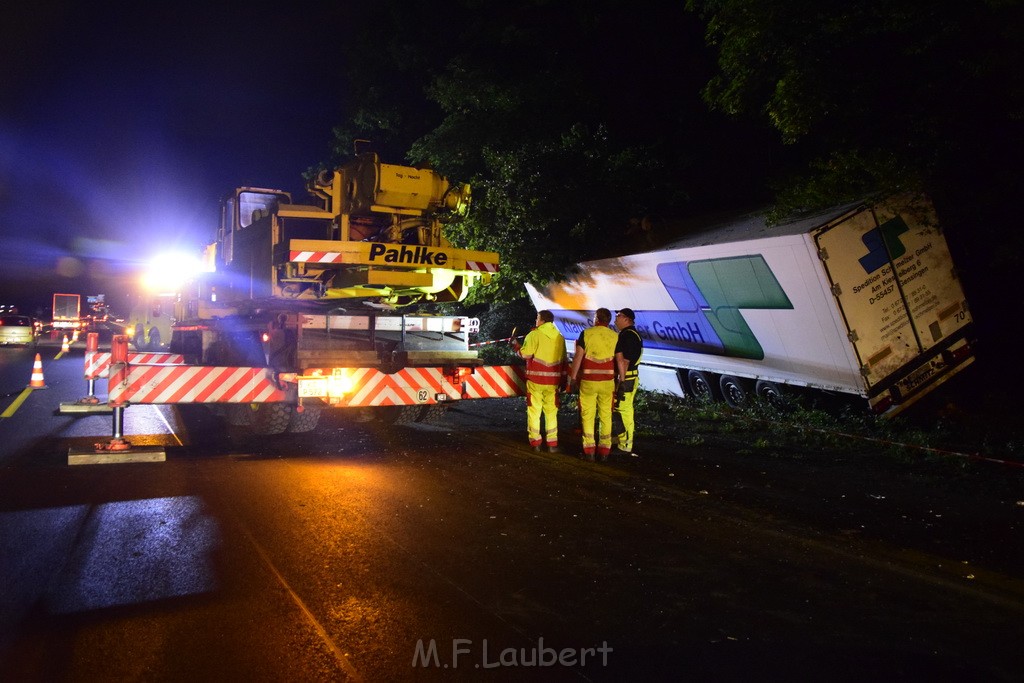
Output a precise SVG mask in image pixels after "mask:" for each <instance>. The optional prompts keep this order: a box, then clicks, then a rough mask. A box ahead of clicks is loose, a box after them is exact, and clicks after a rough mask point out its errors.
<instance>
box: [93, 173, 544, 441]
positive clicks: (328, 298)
mask: <svg viewBox="0 0 1024 683" xmlns="http://www.w3.org/2000/svg"><path fill="white" fill-rule="evenodd" d="M308 190H309V192H310V194H311V196H312V197H313V199H314V202H313V203H311V204H299V203H294V202H293V201H292V197H291V195H290V193H288V192H285V191H281V190H275V189H266V188H259V187H242V188H238V189H236V190H235V191H234V192H233V193H231V194H230V195H229V196H228V197H227V198H226V199H225V200H224V201H223V203H222V207H221V220H220V226H219V229H218V231H217V234H216V239H215V241H214V242H212V243H211V244H209V245H208V246H207V247H206V248H205V250H204V253H203V258H202V261H203V264H202V265H203V267H202V269H201V271H202V272H200V273H198V274H197V275H195V276H194V277H192V278H190V279H189V282H188V284H187V285H186V286H184V287H182V288H181V289H180V290H179V292H178V294H177V296H176V297H175V301H174V314H173V320H174V322H173V324H172V326H171V331H170V340H169V341H170V344H169V348H168V349H167V350H168V351H169V354H167V358H174V359H176V360H174V361H172V362H161V363H156V364H149V363H140V362H133V360H134V359H137V358H139V357H140V356H139V354H127V353H126V352H121V353H120V354H119V355H118V356H117V357H116V358H114V359H113V360H114V363H113V364H112V365H110V366H109V368H107V369H105V370H104V372H106V373H107V374H108V375H109V377H110V382H109V386H110V390H109V399H108V401H109V402H110V404H111V405H113V406H115V407H123V406H127V405H130V404H133V403H202V404H204V405H207V406H208V407H211V408H213V409H214V410H215V411H216V412H219V413H220V414H221V415H222V416H223V417H224V418H225V419H226V420H227V422H228V423H230V424H232V425H237V426H242V427H247V428H249V429H251V430H252V431H253V432H255V433H259V434H278V433H282V432H305V431H309V430H311V429H313V428H314V427H315V426H316V424H317V421H318V418H319V416H320V414H321V412H322V410H324V409H327V408H358V409H363V410H372V409H382V410H390V411H392V412H393V413H395V414H396V415H397V417H398V419H399V420H405V421H409V420H415V421H419V420H422V419H424V418H426V417H428V416H430V415H433V414H435V413H436V412H439V411H440V410H443V408H444V406H445V405H447V404H448V403H450V402H452V401H458V400H466V399H479V398H498V397H506V396H515V395H521V394H522V393H523V391H524V388H523V378H522V371H521V369H519V368H517V367H513V366H486V365H484V364H483V362H482V361H481V359H480V357H479V354H478V351H477V349H476V348H475V346H474V345H471V344H470V334H472V333H474V332H476V331H478V328H479V321H478V320H475V319H470V318H466V317H463V316H455V315H437V314H434V313H433V312H432V311H430V310H428V311H426V312H424V311H423V307H425V306H426V307H428V308H429V307H431V306H432V305H434V304H438V303H443V302H457V301H461V300H463V299H464V298H465V297H466V294H467V293H468V292H469V291H470V289H471V288H472V287H474V286H477V285H479V284H481V283H486V282H487V281H489V279H490V278H491V277H492V276H493V274H494V273H496V272H497V269H498V262H499V259H498V255H497V254H496V253H493V252H485V251H473V250H466V249H459V248H455V247H453V246H452V245H451V244H450V243H449V241H448V239H447V238H446V236H445V226H446V224H447V223H448V222H449V221H451V220H452V219H454V218H457V217H459V216H462V215H464V214H465V212H466V211H467V210H468V206H469V203H470V199H471V193H470V188H469V186H468V185H460V184H455V183H451V182H449V181H448V180H447V179H446V178H444V177H442V176H441V175H439V174H438V173H436V172H434V171H433V170H431V169H425V168H414V167H408V166H398V165H392V164H385V163H382V162H381V161H380V159H379V158H378V157H377V155H376V154H372V153H365V154H359V155H357V156H356V157H355V159H354V160H353V161H351V162H350V163H348V164H346V165H343V166H342V167H340V168H337V169H334V170H332V171H326V172H322V173H320V174H318V175H317V176H316V177H315V178H314V179H313V180H312V181H311V182H310V183H309V185H308ZM115 339H116V338H115ZM112 350H113V347H112ZM115 365H116V367H114V366H115ZM97 372H98V371H97ZM364 414H365V413H364ZM116 431H117V429H116V427H115V433H116Z"/></svg>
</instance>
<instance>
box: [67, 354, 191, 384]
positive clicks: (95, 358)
mask: <svg viewBox="0 0 1024 683" xmlns="http://www.w3.org/2000/svg"><path fill="white" fill-rule="evenodd" d="M128 362H129V363H130V364H132V365H137V364H142V363H150V364H154V363H160V364H163V365H184V364H185V357H184V356H183V355H181V354H180V353H147V352H142V353H129V354H128ZM109 376H110V353H109V352H106V351H105V352H99V351H96V352H93V353H92V354H90V353H89V352H88V351H86V353H85V378H86V379H106V378H107V377H109Z"/></svg>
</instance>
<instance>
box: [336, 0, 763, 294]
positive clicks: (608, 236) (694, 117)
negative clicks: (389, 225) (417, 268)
mask: <svg viewBox="0 0 1024 683" xmlns="http://www.w3.org/2000/svg"><path fill="white" fill-rule="evenodd" d="M362 12H363V13H364V16H362V18H360V19H359V20H358V25H360V26H361V27H362V26H365V27H367V30H366V31H360V36H359V42H358V43H354V44H353V45H351V46H350V47H351V48H353V49H351V50H350V51H349V53H348V57H347V58H348V60H349V62H350V71H351V72H352V73H353V77H352V83H353V93H354V101H355V102H357V103H358V106H357V107H354V109H353V112H351V113H350V115H349V117H348V118H347V120H346V121H345V122H344V123H343V124H342V125H340V126H339V127H338V128H337V129H336V137H337V139H338V142H339V144H338V146H337V148H336V150H335V152H336V154H337V155H338V156H341V155H343V154H345V153H348V152H350V150H351V142H352V141H353V140H354V139H356V138H372V139H374V140H375V142H376V141H378V140H379V141H381V144H383V145H385V146H390V147H392V148H403V147H404V150H405V151H407V152H408V154H407V159H408V161H410V162H412V163H422V164H427V165H429V166H432V167H434V168H436V169H437V170H438V171H440V172H441V173H444V174H445V175H447V176H449V177H451V178H454V179H458V180H460V181H468V182H469V183H471V185H472V186H473V195H474V196H473V209H472V211H471V212H470V214H469V216H468V218H466V219H465V220H464V221H463V222H462V223H461V224H459V225H457V226H455V227H454V228H453V229H452V230H451V231H450V233H449V234H450V236H451V237H452V238H453V241H455V242H456V243H457V244H459V245H460V246H466V247H471V248H477V249H486V250H493V251H497V252H499V253H500V254H501V257H502V272H501V274H500V275H499V276H498V277H497V278H496V279H495V286H493V287H491V288H489V291H487V292H486V296H487V297H488V298H491V299H500V300H509V299H512V298H515V297H518V296H522V294H523V289H522V283H523V282H535V283H542V282H546V281H548V280H551V279H556V278H558V277H560V276H563V275H564V274H566V273H567V272H568V271H569V270H570V269H571V268H572V266H573V264H575V263H578V262H579V261H580V260H584V259H588V258H594V257H599V256H604V255H610V254H612V253H622V252H625V251H631V250H635V249H637V248H638V245H637V244H636V243H635V242H634V241H633V240H634V238H633V237H631V236H630V235H628V234H627V232H628V228H629V226H630V222H631V221H635V220H638V219H640V218H644V217H653V219H663V218H666V217H673V216H677V215H679V214H680V213H681V212H683V211H686V210H693V208H694V207H696V206H699V205H701V204H708V203H710V202H711V199H710V198H711V197H712V195H714V194H715V192H716V191H717V190H716V188H715V185H716V179H719V178H721V177H722V175H723V174H722V172H720V171H715V170H711V167H712V166H714V168H715V169H727V171H725V175H726V176H729V175H730V174H731V176H733V177H736V176H739V175H746V176H749V175H750V174H752V172H753V169H755V168H760V165H759V164H757V163H755V164H743V163H735V161H734V160H733V159H732V158H730V157H729V155H728V154H724V153H723V152H722V149H721V148H719V149H713V145H712V142H711V140H712V139H714V138H715V132H711V133H710V134H709V125H708V118H709V114H708V112H707V110H706V107H705V106H704V105H703V103H702V102H701V101H700V99H699V94H698V91H699V87H700V84H701V83H703V82H704V81H705V80H706V79H707V77H708V76H709V74H710V61H709V60H708V59H707V58H706V52H707V50H706V48H705V47H704V45H703V43H702V40H701V37H700V36H701V26H700V24H699V22H698V21H697V19H696V17H694V16H693V15H691V14H688V13H687V12H685V10H684V8H683V7H682V5H681V4H671V3H662V2H658V1H657V0H633V1H630V2H627V0H588V1H584V0H574V1H570V2H564V1H563V2H553V1H548V0H509V1H508V2H503V3H487V2H480V1H478V0H457V1H456V2H454V3H453V4H451V5H450V6H449V9H448V10H447V11H445V12H443V13H437V12H433V13H431V11H425V10H424V9H423V7H419V8H413V9H411V10H409V9H408V8H407V7H405V3H400V2H395V1H394V0H390V1H389V0H381V1H380V2H377V3H372V4H369V5H368V6H367V7H365V8H363V9H362ZM718 139H719V140H727V141H728V140H732V141H733V142H732V143H731V144H733V145H738V144H740V142H739V141H740V140H741V138H740V137H735V136H734V137H732V138H730V137H729V136H724V135H723V136H721V137H719V138H718ZM729 144H730V143H729V142H727V143H726V146H728V145H729ZM382 154H383V152H382ZM391 158H393V157H391ZM709 158H710V159H713V164H712V163H706V162H707V160H708V159H709ZM743 182H744V187H748V186H749V180H747V179H744V181H743Z"/></svg>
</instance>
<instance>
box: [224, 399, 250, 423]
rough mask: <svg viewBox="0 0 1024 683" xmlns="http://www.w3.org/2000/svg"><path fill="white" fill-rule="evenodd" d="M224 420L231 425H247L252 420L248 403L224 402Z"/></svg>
mask: <svg viewBox="0 0 1024 683" xmlns="http://www.w3.org/2000/svg"><path fill="white" fill-rule="evenodd" d="M224 421H225V422H227V423H228V424H229V425H231V426H232V427H248V426H249V425H250V424H251V422H252V409H251V408H250V407H249V404H248V403H228V404H225V405H224Z"/></svg>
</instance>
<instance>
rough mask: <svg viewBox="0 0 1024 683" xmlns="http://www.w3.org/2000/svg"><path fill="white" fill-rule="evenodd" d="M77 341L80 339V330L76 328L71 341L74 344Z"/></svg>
mask: <svg viewBox="0 0 1024 683" xmlns="http://www.w3.org/2000/svg"><path fill="white" fill-rule="evenodd" d="M77 341H78V330H75V331H73V332H72V333H71V343H72V344H73V343H75V342H77Z"/></svg>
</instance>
